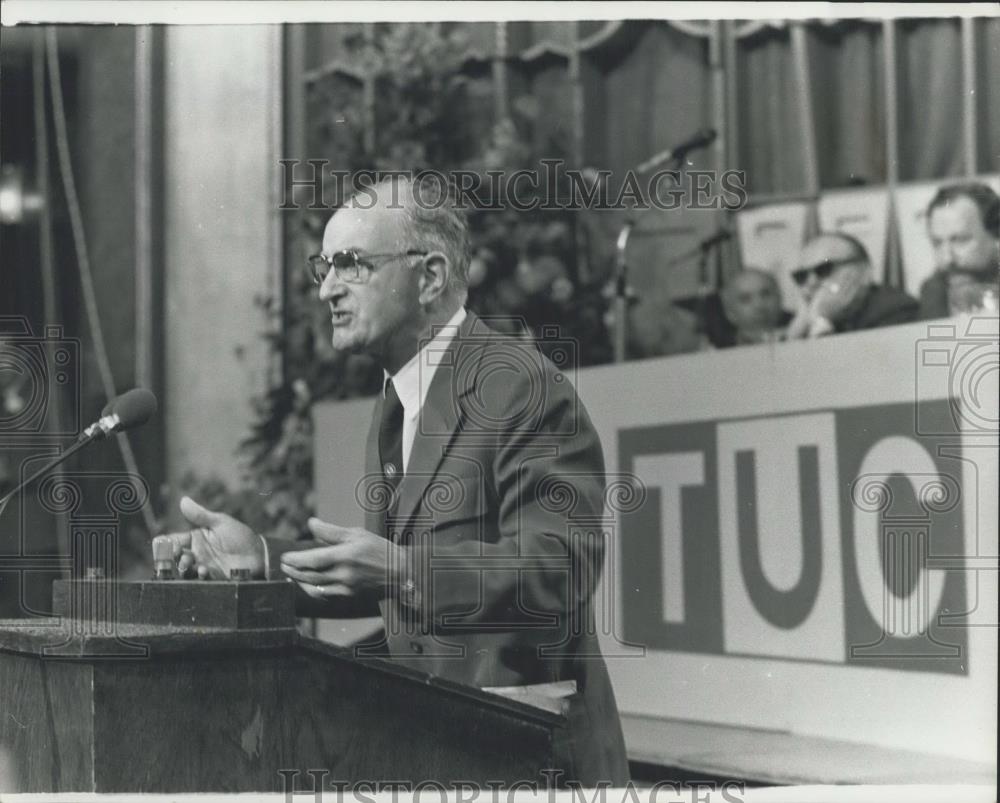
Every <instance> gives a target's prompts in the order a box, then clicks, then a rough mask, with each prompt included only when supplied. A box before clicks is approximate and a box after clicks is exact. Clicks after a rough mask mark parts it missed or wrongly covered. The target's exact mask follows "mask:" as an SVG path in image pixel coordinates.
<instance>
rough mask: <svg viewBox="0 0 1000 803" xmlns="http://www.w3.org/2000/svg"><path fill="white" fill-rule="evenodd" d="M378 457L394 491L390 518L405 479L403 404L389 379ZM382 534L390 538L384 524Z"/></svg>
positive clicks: (386, 387)
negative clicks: (400, 486) (399, 487)
mask: <svg viewBox="0 0 1000 803" xmlns="http://www.w3.org/2000/svg"><path fill="white" fill-rule="evenodd" d="M378 456H379V462H380V463H381V464H382V476H383V477H385V479H386V481H387V482H388V483H389V485H390V486H391V487H392V490H393V499H392V501H391V502H390V503H389V505H388V506H387V508H386V511H385V515H386V518H388V517H389V515H390V514H391V512H392V511H393V509H394V508H395V504H396V500H395V491H396V488H397V487H398V486H399V483H400V480H402V479H403V403H402V402H401V401H400V400H399V395H398V394H397V393H396V388H395V387H394V386H393V384H392V380H391V379H387V380H386V383H385V402H384V403H383V405H382V420H381V422H379V429H378ZM382 534H383V535H385V536H386V537H389V533H388V528H387V527H385V525H384V524H383V530H382Z"/></svg>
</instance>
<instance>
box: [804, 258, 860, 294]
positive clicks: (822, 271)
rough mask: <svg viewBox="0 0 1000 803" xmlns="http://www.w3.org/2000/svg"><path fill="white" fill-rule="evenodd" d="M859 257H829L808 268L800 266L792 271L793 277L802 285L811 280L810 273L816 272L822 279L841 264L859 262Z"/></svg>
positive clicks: (817, 276) (818, 277) (826, 277)
mask: <svg viewBox="0 0 1000 803" xmlns="http://www.w3.org/2000/svg"><path fill="white" fill-rule="evenodd" d="M857 261H858V258H857V257H844V258H843V259H827V260H824V261H823V262H820V263H818V264H816V265H810V266H809V267H808V268H798V269H797V270H793V271H792V279H793V280H794V281H795V283H796V284H797V285H799V286H800V287H801V286H802V285H804V284H805V283H806V282H807V281H809V275H810V274H812V273H815V274H816V278H817V279H819V280H820V281H823V280H824V279H828V278H829V277H830V276H831V274H832V273H833V271H834V269H835V268H839V267H840V266H841V265H850V264H852V263H854V262H857Z"/></svg>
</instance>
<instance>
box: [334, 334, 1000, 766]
mask: <svg viewBox="0 0 1000 803" xmlns="http://www.w3.org/2000/svg"><path fill="white" fill-rule="evenodd" d="M996 338H997V319H996V318H992V319H982V318H981V319H970V318H961V319H954V320H947V321H938V322H933V323H929V324H913V325H908V326H901V327H894V328H890V329H881V330H878V331H875V332H869V333H857V334H851V335H839V336H836V337H831V338H826V339H823V340H820V341H816V342H797V343H787V344H780V345H778V346H775V347H766V346H764V347H754V348H744V349H734V350H729V351H722V352H716V353H709V354H697V355H685V356H677V357H669V358H661V359H656V360H648V361H642V362H633V363H629V364H626V365H622V366H607V367H602V368H594V369H588V370H586V371H584V372H580V373H579V374H578V375H574V376H573V379H574V381H575V382H576V384H577V387H578V389H579V391H580V396H581V398H582V399H583V401H584V403H585V404H586V406H587V408H588V410H589V412H590V415H591V417H592V419H593V421H594V423H595V425H596V426H597V428H598V430H599V431H600V434H601V438H602V441H603V444H604V449H605V455H606V459H607V465H608V470H609V473H610V474H611V478H610V479H611V481H612V483H614V484H615V487H616V488H617V489H618V491H619V492H620V493H618V494H615V495H614V498H613V500H612V502H613V504H611V506H610V508H609V514H608V515H607V517H606V521H605V527H606V530H607V533H608V537H609V539H610V544H611V547H612V548H611V549H610V550H609V554H608V562H607V566H606V569H605V577H604V582H603V587H602V592H601V595H600V597H601V602H600V605H599V607H600V611H599V621H598V627H599V628H600V629H601V630H602V633H603V635H602V638H603V645H604V651H605V655H606V656H607V660H608V664H609V667H610V670H611V673H612V676H613V678H614V683H615V690H616V693H617V696H618V702H619V706H620V708H621V711H622V714H623V717H625V718H629V717H635V718H645V719H647V720H648V719H649V718H654V719H663V720H674V721H676V720H686V721H695V722H708V723H718V724H724V725H728V726H737V727H745V728H748V729H758V728H760V729H767V730H770V731H785V732H791V733H792V734H798V735H802V736H818V737H828V738H834V739H841V740H847V741H852V742H859V743H867V744H876V745H883V746H887V747H895V748H905V749H910V750H918V751H922V752H928V753H935V754H938V755H941V756H955V757H962V758H966V759H976V760H978V761H981V762H992V761H993V760H995V749H996V731H995V724H996V712H997V710H996V702H997V690H996V685H995V683H996V677H997V635H996V624H997V513H996V511H997V479H998V471H997V449H996V442H997V421H998V414H997V404H998V402H997V399H998V388H997V375H998V366H997V346H996V342H997V341H996ZM370 415H371V402H370V401H358V402H350V403H339V404H327V405H321V406H320V407H318V409H317V410H316V432H317V438H318V443H317V449H316V453H317V466H316V471H317V499H318V500H319V505H320V515H321V516H322V517H323V518H325V519H328V520H331V521H336V522H338V523H343V524H354V523H360V521H361V511H360V508H359V506H358V503H357V501H356V499H355V491H354V489H355V485H356V482H357V479H358V477H359V476H360V474H361V472H362V465H363V449H364V437H365V433H366V431H367V428H368V424H369V421H370ZM633 478H634V479H633ZM629 483H633V484H634V485H635V486H636V488H638V490H633V491H632V492H629V491H628V486H629ZM638 483H641V487H640V486H639V485H638ZM611 508H613V509H614V510H613V511H612V510H611ZM371 624H372V623H371V622H366V623H347V624H345V623H326V624H324V626H323V628H322V630H321V633H322V634H323V635H324V636H325V637H327V638H331V639H333V640H338V641H343V640H345V639H348V638H350V636H351V634H352V633H354V632H358V628H360V629H364V628H365V627H371Z"/></svg>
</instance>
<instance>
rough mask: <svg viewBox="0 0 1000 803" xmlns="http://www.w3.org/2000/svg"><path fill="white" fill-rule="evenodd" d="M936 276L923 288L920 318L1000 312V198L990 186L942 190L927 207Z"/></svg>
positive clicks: (973, 184) (972, 184) (944, 188)
mask: <svg viewBox="0 0 1000 803" xmlns="http://www.w3.org/2000/svg"><path fill="white" fill-rule="evenodd" d="M927 233H928V236H929V237H930V240H931V246H932V247H933V249H934V266H935V268H936V272H935V273H934V275H933V276H931V277H930V278H929V279H927V281H925V282H924V283H923V284H922V285H921V286H920V317H921V318H925V319H927V318H944V317H947V316H949V315H955V314H957V313H960V312H991V313H996V311H997V296H998V294H1000V281H998V277H1000V196H998V195H997V194H996V193H995V192H993V190H992V189H990V188H989V187H988V186H986V185H985V184H979V183H975V182H971V183H968V184H950V185H948V186H946V187H942V188H941V189H939V190H938V191H937V194H936V195H935V196H934V197H933V198H932V199H931V202H930V204H928V206H927Z"/></svg>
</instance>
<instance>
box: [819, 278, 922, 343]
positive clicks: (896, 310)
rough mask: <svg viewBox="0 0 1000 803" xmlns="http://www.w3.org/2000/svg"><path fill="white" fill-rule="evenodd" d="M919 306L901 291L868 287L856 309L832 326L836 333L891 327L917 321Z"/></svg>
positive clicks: (877, 286) (876, 286)
mask: <svg viewBox="0 0 1000 803" xmlns="http://www.w3.org/2000/svg"><path fill="white" fill-rule="evenodd" d="M919 314H920V304H919V303H918V302H917V300H916V299H915V298H913V297H912V296H910V295H907V294H906V293H904V292H903V291H902V290H897V289H896V288H895V287H887V286H885V285H877V284H873V285H870V286H869V287H868V289H867V291H866V292H865V296H864V298H863V299H862V301H861V303H860V304H859V305H858V307H857V308H856V309H855V310H854V311H852V312H851V314H850V315H848V316H847V317H846V318H845V319H843V320H839V321H837V322H836V323H835V324H834V325H835V327H836V329H837V331H838V332H856V331H860V330H862V329H875V328H877V327H879V326H893V325H895V324H898V323H910V322H911V321H915V320H917V318H918V316H919Z"/></svg>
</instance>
